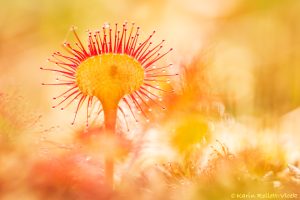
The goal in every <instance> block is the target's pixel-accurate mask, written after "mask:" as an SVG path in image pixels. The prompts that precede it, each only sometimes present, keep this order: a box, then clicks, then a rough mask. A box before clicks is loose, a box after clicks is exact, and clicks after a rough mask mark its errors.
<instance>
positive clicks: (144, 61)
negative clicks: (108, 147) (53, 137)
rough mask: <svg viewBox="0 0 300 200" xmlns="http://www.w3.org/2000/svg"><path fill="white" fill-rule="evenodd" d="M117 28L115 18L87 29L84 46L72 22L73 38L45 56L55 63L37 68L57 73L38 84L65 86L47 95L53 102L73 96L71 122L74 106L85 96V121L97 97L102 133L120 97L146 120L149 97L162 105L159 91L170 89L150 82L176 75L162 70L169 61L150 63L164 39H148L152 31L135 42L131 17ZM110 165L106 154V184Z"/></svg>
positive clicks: (64, 102) (111, 129) (110, 125)
mask: <svg viewBox="0 0 300 200" xmlns="http://www.w3.org/2000/svg"><path fill="white" fill-rule="evenodd" d="M119 29H120V30H119ZM119 29H118V24H117V23H116V24H115V26H114V27H113V28H111V26H110V25H109V24H104V25H103V26H102V30H101V31H100V30H98V31H95V32H89V33H88V36H87V42H88V44H87V46H85V45H83V43H82V41H81V40H80V39H79V37H78V35H77V33H76V31H75V28H74V27H72V29H71V31H72V32H73V33H74V35H75V38H76V41H75V43H74V44H73V46H72V45H71V44H70V43H69V42H65V43H64V44H63V47H64V49H65V53H64V54H63V53H60V52H55V53H53V54H52V57H51V58H50V59H48V60H49V61H50V62H52V63H54V64H55V66H56V68H46V67H41V69H42V70H45V71H51V72H56V73H58V74H59V75H60V78H57V80H58V81H59V82H58V83H42V85H52V86H69V87H68V88H67V90H66V91H65V92H63V93H62V94H60V95H58V96H56V97H54V98H53V99H55V100H59V103H58V104H56V105H55V106H53V108H56V107H59V106H61V109H65V108H66V107H67V106H69V105H70V104H71V103H72V102H74V100H75V99H79V101H78V103H77V108H76V112H75V117H74V120H73V122H72V124H74V122H75V119H76V115H77V112H78V110H79V109H80V107H81V106H82V105H83V104H84V102H85V101H86V102H87V108H86V126H88V123H89V121H88V120H89V118H90V113H89V110H90V107H93V104H95V103H96V102H97V101H100V102H101V105H100V107H99V108H98V110H97V111H96V112H97V113H98V114H101V111H103V113H104V126H105V131H106V134H107V135H110V134H114V133H115V128H116V119H117V114H118V111H119V112H121V114H123V116H124V117H125V114H124V109H125V108H122V107H121V106H119V104H120V101H123V102H125V105H127V109H129V110H130V112H131V114H132V116H133V118H134V119H135V120H136V121H138V119H137V117H136V115H137V112H139V113H141V114H142V115H143V117H144V118H145V120H146V121H147V122H149V118H148V113H149V112H151V110H152V108H151V106H150V105H149V103H150V102H152V103H154V104H156V105H157V106H158V107H159V108H160V109H162V110H165V109H166V108H165V106H164V105H163V104H162V103H161V98H162V97H161V92H165V93H170V92H172V90H165V89H163V88H161V86H160V85H161V84H160V85H157V84H156V83H157V82H159V83H165V84H167V82H168V81H167V79H166V77H172V76H176V75H178V74H170V73H168V72H167V70H168V68H169V67H171V66H172V64H169V65H166V66H159V67H157V66H156V64H157V61H159V60H160V59H162V58H163V57H164V56H165V55H167V54H168V53H169V52H171V51H172V49H169V50H167V51H166V52H161V51H162V48H163V43H164V42H165V41H164V40H162V41H161V42H160V43H158V44H152V42H151V38H152V37H153V35H154V34H155V31H153V33H152V34H151V35H150V36H149V37H148V38H147V39H145V40H144V41H142V42H140V41H139V36H140V35H139V29H140V27H135V24H134V23H133V24H132V25H131V26H129V27H128V24H127V23H124V24H123V25H122V26H121V28H119ZM74 46H75V47H74ZM136 111H137V112H136ZM113 168H114V164H113V158H111V157H107V158H106V161H105V173H106V179H107V181H108V182H109V183H110V184H111V185H112V183H113Z"/></svg>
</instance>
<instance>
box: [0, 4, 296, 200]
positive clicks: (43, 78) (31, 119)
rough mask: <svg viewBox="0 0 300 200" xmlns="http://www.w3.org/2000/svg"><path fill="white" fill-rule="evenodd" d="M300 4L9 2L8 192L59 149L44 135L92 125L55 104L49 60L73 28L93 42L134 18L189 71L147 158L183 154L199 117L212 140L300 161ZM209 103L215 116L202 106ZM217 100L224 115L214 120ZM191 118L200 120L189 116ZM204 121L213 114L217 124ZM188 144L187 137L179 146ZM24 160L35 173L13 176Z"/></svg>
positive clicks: (1, 176)
mask: <svg viewBox="0 0 300 200" xmlns="http://www.w3.org/2000/svg"><path fill="white" fill-rule="evenodd" d="M299 10H300V1H298V0H285V1H282V0H227V1H222V0H185V1H181V0H152V1H140V0H124V1H117V0H110V1H104V0H90V1H79V0H62V1H55V0H54V1H50V0H45V1H35V0H28V1H23V0H12V1H2V2H1V7H0V30H1V31H0V106H1V107H0V134H1V135H0V144H1V146H2V147H1V148H2V149H3V150H1V153H0V157H1V158H0V163H5V164H3V165H2V164H1V166H0V193H1V191H2V192H3V193H5V192H7V191H14V189H15V186H17V185H18V184H20V182H22V181H21V180H20V182H18V181H15V182H12V180H19V179H20V177H26V176H27V174H28V171H30V169H31V167H32V165H33V164H32V162H33V161H32V160H35V159H37V158H36V157H34V158H32V155H33V154H34V155H37V154H39V153H41V152H42V153H44V151H47V153H49V152H50V154H51V151H53V152H55V150H52V149H51V148H52V147H48V146H47V145H49V144H47V145H45V143H44V142H41V140H43V141H44V139H45V138H43V137H44V136H45V135H47V136H46V137H47V139H49V138H51V139H53V140H55V141H59V142H61V143H65V141H69V140H68V139H70V138H71V139H72V137H74V136H73V134H72V133H73V132H75V131H77V130H80V128H81V127H82V125H81V122H82V124H84V116H83V117H82V118H79V121H78V122H77V124H78V125H76V126H75V127H74V126H71V125H70V122H71V121H72V119H73V114H74V110H72V109H69V110H67V111H63V112H62V111H60V110H59V109H57V110H56V109H52V108H51V106H52V105H53V102H52V97H53V96H55V95H57V94H58V89H57V88H56V87H45V86H41V84H40V83H42V82H51V80H53V75H52V74H51V73H45V72H43V71H41V70H40V69H39V68H40V67H41V66H51V64H50V63H47V62H46V60H47V58H49V57H50V56H51V54H52V53H53V52H54V51H57V50H60V51H61V50H62V48H61V44H62V43H63V42H64V41H65V40H68V39H70V36H69V33H70V31H69V30H70V27H71V26H72V25H75V26H77V27H78V33H79V35H80V36H81V38H83V40H84V38H85V34H86V30H96V29H99V28H101V26H102V24H103V23H105V22H111V23H112V24H113V23H115V22H119V23H123V22H124V21H128V22H135V23H136V24H138V25H139V26H141V29H142V34H143V36H144V37H146V36H147V35H148V34H150V33H151V32H152V31H153V30H156V31H157V35H156V38H157V39H158V40H160V39H166V40H167V45H166V46H167V47H168V48H169V47H173V48H174V49H175V50H174V52H172V54H170V55H169V56H168V57H167V58H166V59H167V61H166V62H172V63H174V65H175V67H176V69H177V70H179V71H180V74H181V75H180V80H173V85H174V87H175V89H176V99H177V101H175V102H171V101H167V104H168V105H169V107H170V109H169V111H167V114H166V116H165V117H164V120H162V121H161V123H158V122H156V123H157V125H156V126H155V127H154V128H153V127H152V128H149V129H147V130H145V129H143V131H142V132H147V133H148V132H149V133H150V136H149V137H147V140H150V141H151V142H152V144H153V143H154V144H155V145H153V146H154V147H151V146H150V147H149V148H154V149H150V150H149V151H147V150H145V152H144V154H145V156H144V157H143V156H142V158H143V159H145V157H147V155H148V156H150V161H147V162H146V163H147V165H148V163H156V162H157V160H159V161H166V160H168V159H167V158H171V157H172V159H173V158H175V157H176V156H177V153H174V152H173V150H172V148H175V149H176V148H177V147H178V141H177V140H179V141H182V140H184V139H183V138H185V137H189V134H192V135H193V134H194V130H195V127H196V130H198V129H197V125H199V123H200V125H199V127H198V128H199V130H200V132H201V131H204V132H205V134H208V133H206V132H207V131H206V129H209V130H210V131H209V132H210V133H209V134H211V137H209V138H211V140H210V141H215V139H218V140H220V141H221V142H222V143H224V144H225V145H226V146H228V148H229V149H231V150H232V151H235V152H240V151H242V150H243V149H244V148H247V147H251V148H252V147H253V146H254V147H257V146H256V145H261V146H260V147H262V148H263V151H264V152H268V153H270V154H268V155H269V156H268V159H270V160H271V161H273V160H272V159H274V160H276V159H279V158H281V157H280V156H279V154H280V155H282V154H283V156H282V157H283V161H282V160H279V161H278V160H277V161H276V162H275V163H277V162H281V163H282V165H285V166H286V164H287V163H296V162H297V161H299V157H300V153H299V152H300V145H299V141H300V107H299V106H300V67H299V66H300V37H299V35H300V24H299V19H300V12H299ZM187 88H190V90H186V89H187ZM167 99H168V98H167ZM206 102H209V103H208V105H209V107H210V108H209V111H207V112H208V114H207V112H204V111H203V109H199V105H200V106H202V107H205V106H206V105H207V104H206ZM214 106H216V107H217V110H218V114H217V115H218V117H212V115H213V113H214V112H213V111H211V110H210V109H211V107H213V108H212V109H214ZM186 108H190V109H186ZM182 114H184V115H182ZM200 115H201V117H198V116H200ZM185 116H187V119H191V120H187V121H184V120H182V118H184V117H185ZM216 118H217V119H216ZM195 119H196V121H195ZM199 119H200V122H199ZM203 119H205V120H204V121H207V119H209V120H208V121H210V124H209V128H207V127H206V124H204V125H203V124H202V123H204V122H203ZM190 122H191V124H189V123H190ZM211 122H212V123H211ZM185 123H187V124H188V125H186V124H185ZM193 123H196V124H197V125H195V124H193ZM205 123H206V122H205ZM176 124H177V125H178V124H179V125H178V126H180V127H179V128H178V127H177V125H176ZM181 124H185V125H183V126H181ZM203 127H204V129H203ZM205 127H206V128H205ZM177 128H178V131H177V132H179V133H178V134H177V135H176V134H175V135H176V137H174V138H173V139H174V140H173V143H172V142H171V145H169V146H172V144H175V147H174V145H173V147H171V150H170V148H169V147H166V149H165V151H161V146H160V144H161V143H164V141H165V140H166V138H169V137H172V134H169V133H168V132H169V131H168V130H174V129H176V130H177ZM135 131H136V132H137V133H138V132H139V131H140V130H139V129H138V130H135ZM180 131H183V132H184V133H183V135H182V136H181V135H180V134H181V133H180ZM166 132H167V133H166ZM175 132H176V131H175ZM177 132H176V133H177ZM50 133H51V134H50ZM153 135H154V136H153ZM170 135H171V136H170ZM199 137H202V135H200V136H199ZM66 138H67V139H66ZM194 139H195V138H194ZM194 139H192V140H193V141H194ZM195 140H197V138H196V139H195ZM207 140H208V139H207ZM174 141H175V143H174ZM197 141H198V140H197ZM179 143H180V142H179ZM187 143H188V142H187ZM71 145H72V144H71ZM176 145H177V146H176ZM184 145H185V143H184V144H182V143H180V145H179V147H180V151H181V150H182V148H184V147H185V146H184ZM44 146H47V148H45V149H44ZM166 146H168V145H166ZM68 147H69V146H68ZM62 148H65V146H63V147H62ZM66 148H67V147H66ZM155 148H156V149H155ZM157 151H161V152H157ZM149 152H150V153H149ZM170 152H171V153H170ZM281 152H283V153H282V154H281ZM150 154H151V155H152V156H151V155H150ZM161 154H162V155H161ZM174 154H175V156H174ZM170 155H173V156H170ZM20 160H21V161H22V160H23V161H22V162H23V163H28V164H27V165H25V168H26V169H27V171H26V170H23V171H22V170H21V171H20V174H10V175H7V174H6V173H7V170H8V169H12V170H15V171H18V170H20V165H19V163H20ZM7 161H8V162H7ZM168 161H169V160H168ZM277 164H278V163H277ZM277 164H276V166H277ZM295 166H297V165H296V164H295ZM16 177H18V178H16ZM7 182H10V183H11V184H7ZM7 185H9V186H7ZM7 187H8V188H7ZM24 190H26V192H25V193H26V194H27V195H28V199H35V196H34V195H31V193H30V192H28V191H27V190H29V189H24ZM18 191H19V190H18ZM11 193H12V192H7V196H6V195H5V196H4V197H5V198H7V199H18V198H17V196H18V194H19V193H20V194H24V191H23V190H21V191H19V193H18V192H17V193H15V194H14V195H15V196H14V195H12V196H10V195H11ZM8 194H9V195H8ZM0 196H1V195H0ZM4 197H3V198H4ZM54 199H55V198H54ZM71 199H72V198H71ZM191 199H193V197H191Z"/></svg>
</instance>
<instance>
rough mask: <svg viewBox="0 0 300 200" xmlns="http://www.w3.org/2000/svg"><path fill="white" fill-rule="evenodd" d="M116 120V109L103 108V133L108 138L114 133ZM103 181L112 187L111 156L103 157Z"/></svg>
mask: <svg viewBox="0 0 300 200" xmlns="http://www.w3.org/2000/svg"><path fill="white" fill-rule="evenodd" d="M116 118H117V107H116V108H104V125H105V133H106V134H107V137H108V138H111V136H112V135H114V134H115V131H116ZM105 179H106V182H107V184H108V185H110V186H111V187H112V188H113V187H114V158H113V157H112V155H110V154H107V155H105Z"/></svg>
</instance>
